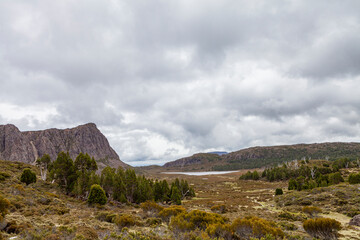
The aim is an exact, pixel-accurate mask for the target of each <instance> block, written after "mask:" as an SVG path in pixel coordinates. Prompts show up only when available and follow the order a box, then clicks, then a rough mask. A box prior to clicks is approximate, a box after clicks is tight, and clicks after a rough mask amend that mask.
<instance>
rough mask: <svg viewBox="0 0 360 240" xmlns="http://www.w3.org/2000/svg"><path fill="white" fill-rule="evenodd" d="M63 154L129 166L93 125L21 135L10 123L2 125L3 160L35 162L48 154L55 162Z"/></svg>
mask: <svg viewBox="0 0 360 240" xmlns="http://www.w3.org/2000/svg"><path fill="white" fill-rule="evenodd" d="M61 151H64V152H69V154H70V156H71V158H73V159H75V158H76V156H77V155H78V154H79V153H80V152H83V153H88V154H89V155H90V156H92V157H94V158H95V160H97V161H98V163H99V164H100V165H101V164H104V165H109V166H112V167H118V166H126V164H125V163H123V162H122V161H120V158H119V156H118V155H117V153H116V152H115V151H114V150H113V149H112V148H111V147H110V145H109V142H108V140H107V139H106V137H105V136H104V135H103V134H102V133H101V132H100V131H99V129H98V128H97V127H96V125H95V124H94V123H88V124H85V125H80V126H78V127H75V128H69V129H55V128H53V129H47V130H42V131H28V132H21V131H19V129H18V128H17V127H15V126H14V125H11V124H8V125H0V158H2V159H5V160H9V161H20V162H26V163H34V162H35V161H36V159H37V158H38V157H41V156H42V155H44V154H49V155H50V157H51V159H52V160H53V161H54V160H55V159H56V157H57V155H58V153H59V152H61Z"/></svg>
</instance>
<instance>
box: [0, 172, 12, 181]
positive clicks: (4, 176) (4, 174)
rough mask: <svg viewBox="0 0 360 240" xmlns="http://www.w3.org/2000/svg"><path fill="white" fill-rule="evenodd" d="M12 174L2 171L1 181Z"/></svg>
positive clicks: (0, 174) (0, 173)
mask: <svg viewBox="0 0 360 240" xmlns="http://www.w3.org/2000/svg"><path fill="white" fill-rule="evenodd" d="M9 177H10V174H7V173H5V172H0V182H1V181H5V179H7V178H9Z"/></svg>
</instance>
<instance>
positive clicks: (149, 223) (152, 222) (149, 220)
mask: <svg viewBox="0 0 360 240" xmlns="http://www.w3.org/2000/svg"><path fill="white" fill-rule="evenodd" d="M161 223H162V220H161V218H154V217H150V218H147V219H146V225H147V226H149V227H154V226H157V225H160V224H161Z"/></svg>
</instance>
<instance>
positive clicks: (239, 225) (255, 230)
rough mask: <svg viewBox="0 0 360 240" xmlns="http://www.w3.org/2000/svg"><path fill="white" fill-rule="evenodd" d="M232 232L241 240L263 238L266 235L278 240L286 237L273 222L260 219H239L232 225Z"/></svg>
mask: <svg viewBox="0 0 360 240" xmlns="http://www.w3.org/2000/svg"><path fill="white" fill-rule="evenodd" d="M231 230H232V232H233V234H234V235H235V236H236V237H237V238H240V239H243V238H245V239H248V238H251V237H256V238H261V237H265V236H266V235H272V236H274V237H276V238H282V237H283V236H284V232H283V231H282V230H281V229H280V228H278V227H276V226H275V224H274V223H273V222H270V221H267V220H265V219H262V218H258V217H245V218H237V219H235V220H234V222H233V223H232V224H231Z"/></svg>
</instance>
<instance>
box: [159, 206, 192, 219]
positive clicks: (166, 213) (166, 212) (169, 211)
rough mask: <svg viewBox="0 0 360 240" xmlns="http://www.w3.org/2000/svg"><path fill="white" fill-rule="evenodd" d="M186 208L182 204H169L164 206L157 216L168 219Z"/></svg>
mask: <svg viewBox="0 0 360 240" xmlns="http://www.w3.org/2000/svg"><path fill="white" fill-rule="evenodd" d="M185 212H186V209H185V208H184V207H183V206H176V205H174V206H170V207H168V208H164V209H163V210H161V211H160V212H159V216H160V217H161V218H162V219H163V220H165V221H169V220H170V218H171V217H172V216H177V215H179V214H181V213H185Z"/></svg>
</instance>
